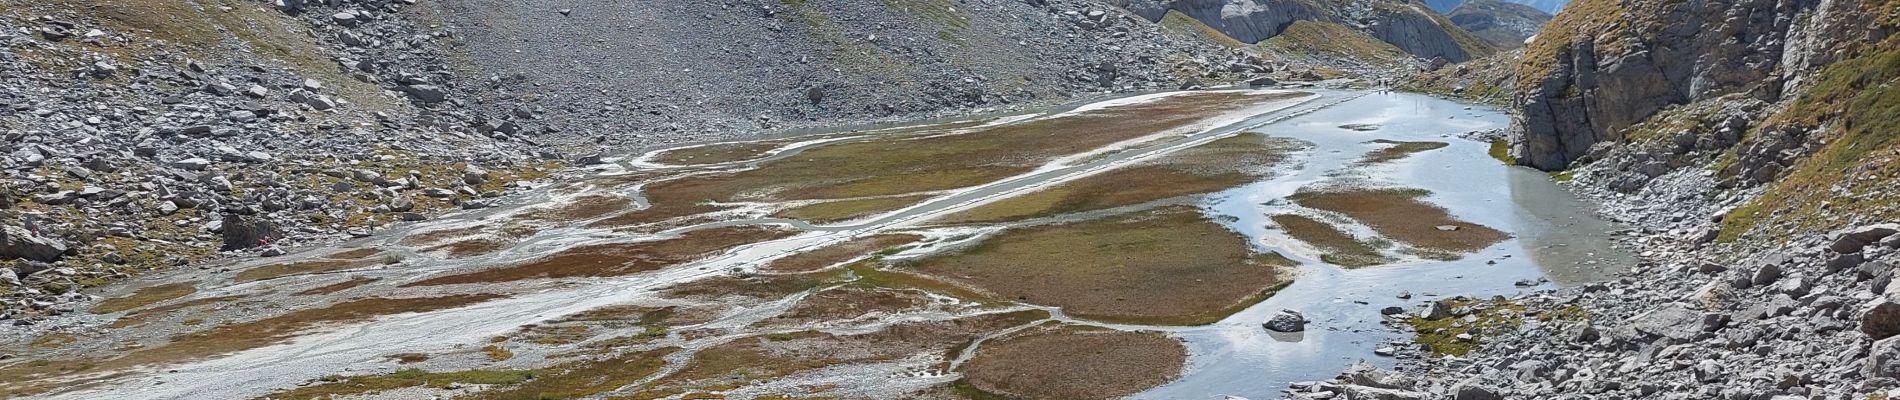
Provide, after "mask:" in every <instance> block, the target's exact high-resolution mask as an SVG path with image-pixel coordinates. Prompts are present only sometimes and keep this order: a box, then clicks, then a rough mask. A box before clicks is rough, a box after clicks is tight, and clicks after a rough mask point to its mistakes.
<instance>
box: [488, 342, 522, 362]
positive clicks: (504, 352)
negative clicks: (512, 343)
mask: <svg viewBox="0 0 1900 400" xmlns="http://www.w3.org/2000/svg"><path fill="white" fill-rule="evenodd" d="M482 354H487V355H488V359H489V360H491V361H508V360H511V359H514V358H515V352H513V351H508V348H505V347H501V345H499V344H491V345H487V346H482Z"/></svg>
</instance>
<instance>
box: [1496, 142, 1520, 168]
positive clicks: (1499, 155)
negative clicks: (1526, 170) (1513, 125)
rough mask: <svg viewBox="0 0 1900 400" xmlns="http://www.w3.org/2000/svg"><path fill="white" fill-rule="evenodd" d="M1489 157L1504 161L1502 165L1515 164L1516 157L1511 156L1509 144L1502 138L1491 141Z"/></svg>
mask: <svg viewBox="0 0 1900 400" xmlns="http://www.w3.org/2000/svg"><path fill="white" fill-rule="evenodd" d="M1491 158H1495V159H1497V160H1498V161H1502V162H1504V165H1517V157H1512V156H1511V144H1510V143H1509V142H1506V141H1504V139H1497V140H1492V141H1491Z"/></svg>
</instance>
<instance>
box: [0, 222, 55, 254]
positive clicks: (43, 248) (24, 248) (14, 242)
mask: <svg viewBox="0 0 1900 400" xmlns="http://www.w3.org/2000/svg"><path fill="white" fill-rule="evenodd" d="M65 256H66V243H64V242H61V241H60V240H59V239H53V238H46V237H40V235H36V234H34V233H33V232H32V231H29V230H27V229H26V228H22V227H19V226H12V225H8V226H5V227H0V260H8V259H28V260H33V261H41V262H54V261H59V259H60V258H61V257H65Z"/></svg>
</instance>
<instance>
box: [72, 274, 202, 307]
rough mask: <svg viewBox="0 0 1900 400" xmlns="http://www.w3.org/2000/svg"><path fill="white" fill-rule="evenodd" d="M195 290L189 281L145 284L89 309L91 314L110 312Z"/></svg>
mask: <svg viewBox="0 0 1900 400" xmlns="http://www.w3.org/2000/svg"><path fill="white" fill-rule="evenodd" d="M197 292H198V287H197V286H193V285H192V284H191V283H190V282H180V283H168V284H163V285H157V286H147V287H142V288H139V289H138V291H136V292H133V293H132V294H130V295H126V296H125V297H119V298H113V299H107V300H105V301H101V302H99V304H98V305H95V306H92V310H91V311H92V313H93V314H111V313H115V312H120V311H125V310H130V309H134V308H139V307H144V306H149V305H153V304H158V303H160V302H164V301H167V300H171V299H176V298H180V297H185V296H190V295H191V294H192V293H197Z"/></svg>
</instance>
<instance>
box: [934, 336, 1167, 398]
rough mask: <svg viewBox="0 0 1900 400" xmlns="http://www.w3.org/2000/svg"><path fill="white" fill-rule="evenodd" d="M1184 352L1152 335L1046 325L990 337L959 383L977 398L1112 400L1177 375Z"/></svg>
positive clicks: (965, 366) (1156, 384)
mask: <svg viewBox="0 0 1900 400" xmlns="http://www.w3.org/2000/svg"><path fill="white" fill-rule="evenodd" d="M1186 362H1187V348H1186V347H1185V346H1182V345H1181V341H1179V340H1176V339H1174V338H1170V337H1168V336H1167V335H1163V334H1160V333H1153V332H1127V331H1118V330H1112V329H1104V328H1088V327H1079V326H1063V327H1045V328H1037V329H1032V330H1029V331H1025V332H1020V333H1016V334H1012V335H1010V336H1007V337H1003V338H999V339H993V340H990V341H987V342H985V343H984V344H983V347H981V348H979V349H977V353H976V357H974V358H971V359H970V361H969V363H968V364H966V365H964V366H963V368H962V372H963V373H964V375H965V378H964V379H963V380H962V381H961V382H962V383H963V384H965V385H968V386H969V388H968V389H975V390H974V391H969V390H959V392H968V393H976V394H979V396H978V397H979V398H988V397H991V396H1003V397H1015V398H1038V399H1042V398H1049V399H1101V398H1117V397H1122V396H1127V395H1131V394H1135V393H1138V392H1140V391H1142V390H1145V389H1148V388H1151V387H1155V386H1159V385H1161V384H1163V383H1167V382H1168V381H1169V380H1171V379H1173V378H1174V377H1175V376H1177V375H1179V374H1180V373H1181V368H1182V367H1183V366H1184V365H1185V364H1186Z"/></svg>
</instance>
